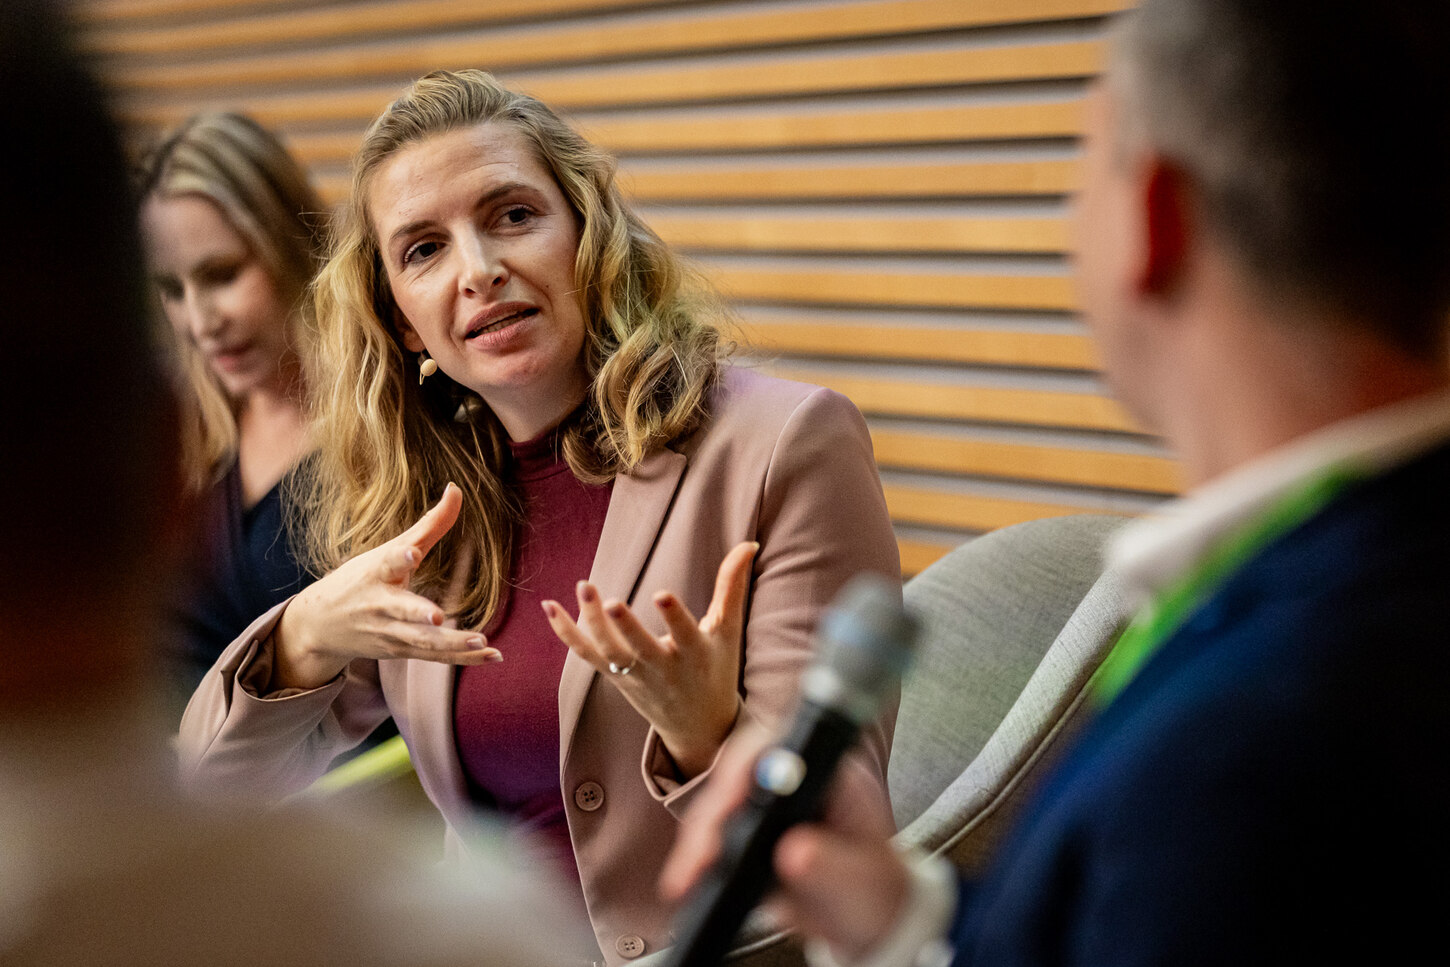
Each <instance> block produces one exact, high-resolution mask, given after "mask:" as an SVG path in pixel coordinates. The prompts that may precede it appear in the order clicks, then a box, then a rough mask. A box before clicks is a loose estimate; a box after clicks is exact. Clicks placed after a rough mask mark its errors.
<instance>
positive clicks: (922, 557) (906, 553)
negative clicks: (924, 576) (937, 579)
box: [896, 537, 956, 578]
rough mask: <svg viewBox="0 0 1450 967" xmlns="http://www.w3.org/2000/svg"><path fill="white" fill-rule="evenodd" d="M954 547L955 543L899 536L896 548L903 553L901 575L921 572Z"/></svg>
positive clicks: (907, 575) (908, 575)
mask: <svg viewBox="0 0 1450 967" xmlns="http://www.w3.org/2000/svg"><path fill="white" fill-rule="evenodd" d="M954 547H956V545H955V544H941V543H937V542H935V541H922V540H915V539H912V538H906V537H898V538H897V539H896V549H897V551H898V552H899V553H900V554H901V576H902V577H903V578H908V577H911V576H912V575H913V574H920V573H921V572H922V571H925V570H926V569H927V568H928V567H931V565H933V564H935V563H936V562H937V561H939V560H941V559H942V558H943V557H945V556H946V555H947V554H948V553H950V552H951V550H952V549H953V548H954Z"/></svg>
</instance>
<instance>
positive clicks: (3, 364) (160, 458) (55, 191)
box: [0, 0, 177, 707]
mask: <svg viewBox="0 0 1450 967" xmlns="http://www.w3.org/2000/svg"><path fill="white" fill-rule="evenodd" d="M0 51H3V52H0V89H3V90H5V91H7V92H9V93H8V94H7V96H6V97H5V98H4V99H3V100H0V144H3V145H5V149H4V155H3V159H4V160H3V162H0V164H3V166H4V177H3V179H0V185H3V186H4V187H3V191H4V192H5V193H6V195H7V197H6V198H5V200H4V203H3V204H0V219H3V226H0V245H3V246H4V248H3V252H0V292H4V293H5V302H4V309H3V312H4V313H5V318H6V323H7V325H6V330H7V338H6V339H5V341H4V344H3V348H0V454H3V455H4V456H3V459H4V470H3V472H0V507H3V508H4V512H3V513H0V534H3V538H0V706H10V707H14V706H15V704H17V703H20V702H22V701H26V702H40V703H45V702H47V701H50V700H51V699H52V698H53V697H54V695H55V694H59V690H66V689H76V688H84V687H86V686H87V685H91V686H95V687H97V688H104V687H105V686H106V683H107V682H108V681H111V682H119V681H122V680H125V679H127V678H129V677H132V676H133V673H134V672H135V671H136V669H137V668H138V667H139V663H140V662H141V660H142V659H141V655H140V653H139V649H137V648H136V647H134V645H133V642H134V641H135V640H137V639H139V638H140V637H141V636H140V635H139V634H138V632H139V631H141V630H143V629H144V628H145V626H146V623H147V622H148V621H149V617H150V610H151V604H152V601H153V600H154V590H153V586H154V585H155V584H156V583H157V582H158V581H160V580H162V579H164V563H165V561H164V558H165V557H166V555H167V551H166V549H167V548H168V546H169V545H170V544H171V543H173V542H174V537H173V536H172V533H171V525H170V523H169V521H170V520H171V519H172V518H173V517H174V508H173V504H174V502H175V499H176V494H177V490H176V477H177V472H176V468H175V447H174V436H175V418H174V413H173V404H172V400H171V398H170V396H169V392H168V388H167V383H166V380H165V379H164V378H163V377H162V376H161V374H160V372H159V369H158V367H157V365H156V362H155V354H154V353H153V351H152V346H151V344H150V338H151V337H150V335H149V330H148V326H147V322H146V308H145V305H146V304H145V298H144V290H143V282H142V278H143V277H142V263H141V255H140V246H139V243H138V241H137V237H136V229H135V226H134V212H133V208H132V205H131V203H130V200H129V194H128V189H127V182H126V166H125V162H124V159H123V156H122V152H121V149H120V146H119V143H118V139H117V135H116V131H115V129H114V127H113V125H112V123H111V121H110V120H109V118H108V117H107V114H106V107H105V100H104V97H103V95H102V93H101V91H100V89H99V87H98V85H97V84H96V82H95V81H94V80H93V79H92V78H91V77H90V76H88V75H87V73H86V72H85V71H84V70H83V69H82V68H81V67H80V65H79V63H78V61H77V59H76V57H75V54H74V52H73V49H72V46H71V40H70V37H69V36H68V33H67V31H66V30H65V28H64V27H63V25H61V24H60V23H58V22H57V19H56V15H55V12H54V10H53V5H51V4H48V3H44V2H41V0H6V2H5V3H4V5H3V6H0Z"/></svg>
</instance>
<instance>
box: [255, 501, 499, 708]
mask: <svg viewBox="0 0 1450 967" xmlns="http://www.w3.org/2000/svg"><path fill="white" fill-rule="evenodd" d="M462 506H463V493H462V491H460V490H459V489H458V487H457V486H455V485H454V484H451V483H450V484H449V485H448V486H447V488H446V489H445V490H444V491H443V497H442V499H441V500H439V501H438V503H437V504H435V505H434V506H433V508H432V509H431V510H429V511H428V512H427V513H426V514H424V515H423V516H422V517H421V518H419V519H418V522H417V523H416V524H414V525H413V526H412V527H410V528H408V529H407V530H406V531H404V532H403V533H401V534H399V535H398V536H397V537H395V538H393V539H392V540H390V541H388V542H387V543H386V544H382V545H380V546H378V547H375V548H373V549H372V550H370V551H366V552H364V553H362V554H359V555H358V556H357V557H354V558H352V559H351V560H349V561H348V562H346V563H345V564H343V565H342V566H341V567H339V568H338V569H337V570H335V571H333V572H332V573H331V574H328V575H326V576H325V577H323V578H321V579H319V580H318V581H317V582H315V583H314V584H312V585H310V586H309V587H307V588H305V589H304V590H303V591H301V592H300V593H299V594H298V595H297V596H296V597H295V598H293V599H292V601H291V603H290V604H288V605H287V608H286V609H285V610H284V611H283V612H282V619H281V620H280V621H279V622H278V623H277V627H276V630H275V631H273V633H272V648H273V653H274V659H273V663H272V682H271V691H280V690H281V689H284V688H304V689H310V688H319V687H321V686H323V685H326V684H327V683H328V682H330V681H332V680H333V679H334V678H336V677H337V676H338V674H339V673H340V672H341V671H342V670H343V669H344V668H346V667H347V665H348V662H350V661H352V660H353V659H354V658H420V659H423V660H425V661H438V662H447V663H450V664H455V665H478V664H482V663H483V662H487V661H498V660H500V659H502V657H503V656H502V655H500V654H499V652H498V650H497V649H494V648H489V647H487V645H488V642H487V641H485V639H484V637H483V635H481V634H479V633H478V632H476V631H459V630H457V629H455V628H453V627H451V623H450V622H448V621H447V620H446V618H447V616H446V615H445V613H444V610H443V608H441V607H440V606H439V605H437V604H436V603H434V602H433V601H430V600H429V599H427V598H425V597H423V596H422V595H421V594H415V593H414V592H412V591H410V590H409V589H408V586H409V584H410V583H411V582H412V580H413V574H414V573H415V572H416V571H417V570H418V565H419V564H420V563H422V561H423V558H424V556H425V555H427V553H428V552H429V551H430V550H432V549H433V545H435V544H437V543H438V541H439V539H440V538H442V537H443V535H444V534H446V533H448V529H449V528H450V527H452V526H453V523H454V521H456V520H457V519H458V511H459V509H460V508H461V507H462Z"/></svg>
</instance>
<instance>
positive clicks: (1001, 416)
mask: <svg viewBox="0 0 1450 967" xmlns="http://www.w3.org/2000/svg"><path fill="white" fill-rule="evenodd" d="M768 368H769V370H770V372H772V373H774V374H776V375H778V376H783V377H785V378H786V379H797V380H800V381H802V382H806V383H816V384H819V385H822V386H828V387H830V388H831V389H833V390H835V391H836V392H838V393H841V394H843V395H845V396H847V397H849V398H850V399H851V401H852V402H853V403H855V404H856V407H857V408H858V409H859V410H861V411H862V412H863V413H868V414H871V413H878V414H881V415H883V416H911V417H925V418H929V419H943V420H971V421H978V422H983V423H1010V424H1026V425H1033V426H1049V427H1070V428H1073V429H1082V430H1107V431H1116V432H1136V428H1135V427H1134V426H1133V423H1132V421H1131V420H1130V419H1129V418H1128V415H1127V413H1125V412H1124V411H1123V409H1122V407H1121V406H1119V405H1118V403H1117V402H1115V401H1114V400H1111V399H1109V398H1108V397H1106V396H1096V395H1094V394H1091V393H1058V392H1049V391H1046V390H1030V389H1004V388H999V387H993V386H952V385H942V384H939V383H924V382H915V381H910V382H909V381H906V380H901V379H891V378H888V377H873V376H851V375H844V374H837V373H829V372H822V371H820V370H815V369H812V370H810V371H802V370H798V369H793V368H792V367H790V366H789V365H785V364H779V365H773V366H770V367H768Z"/></svg>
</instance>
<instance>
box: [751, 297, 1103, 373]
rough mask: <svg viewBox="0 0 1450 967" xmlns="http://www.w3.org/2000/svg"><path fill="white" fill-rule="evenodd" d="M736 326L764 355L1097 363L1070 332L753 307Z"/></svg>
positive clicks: (1083, 339)
mask: <svg viewBox="0 0 1450 967" xmlns="http://www.w3.org/2000/svg"><path fill="white" fill-rule="evenodd" d="M738 328H739V331H740V333H741V336H742V338H743V339H744V340H745V342H746V343H747V344H748V345H749V346H751V347H752V348H753V349H755V350H757V351H760V352H765V353H795V354H797V355H807V356H843V357H848V358H849V357H860V358H867V359H873V358H879V359H923V360H935V361H938V362H944V363H964V364H968V365H990V366H1041V367H1047V368H1055V369H1093V368H1095V367H1096V365H1097V359H1096V353H1095V350H1094V349H1093V344H1092V340H1091V339H1089V338H1088V337H1087V336H1085V335H1077V334H1074V333H1043V332H1013V331H1003V330H994V329H958V328H947V327H945V326H924V325H923V326H880V325H872V324H870V323H867V322H861V323H847V322H841V321H839V320H834V319H822V320H820V321H815V322H813V321H811V320H810V319H809V318H806V319H802V318H801V317H799V316H796V315H792V316H790V317H782V316H772V315H770V314H768V313H762V312H760V311H759V310H755V311H752V312H751V313H750V314H749V315H747V316H746V317H744V318H743V319H742V320H741V321H740V323H739V327H738Z"/></svg>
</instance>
